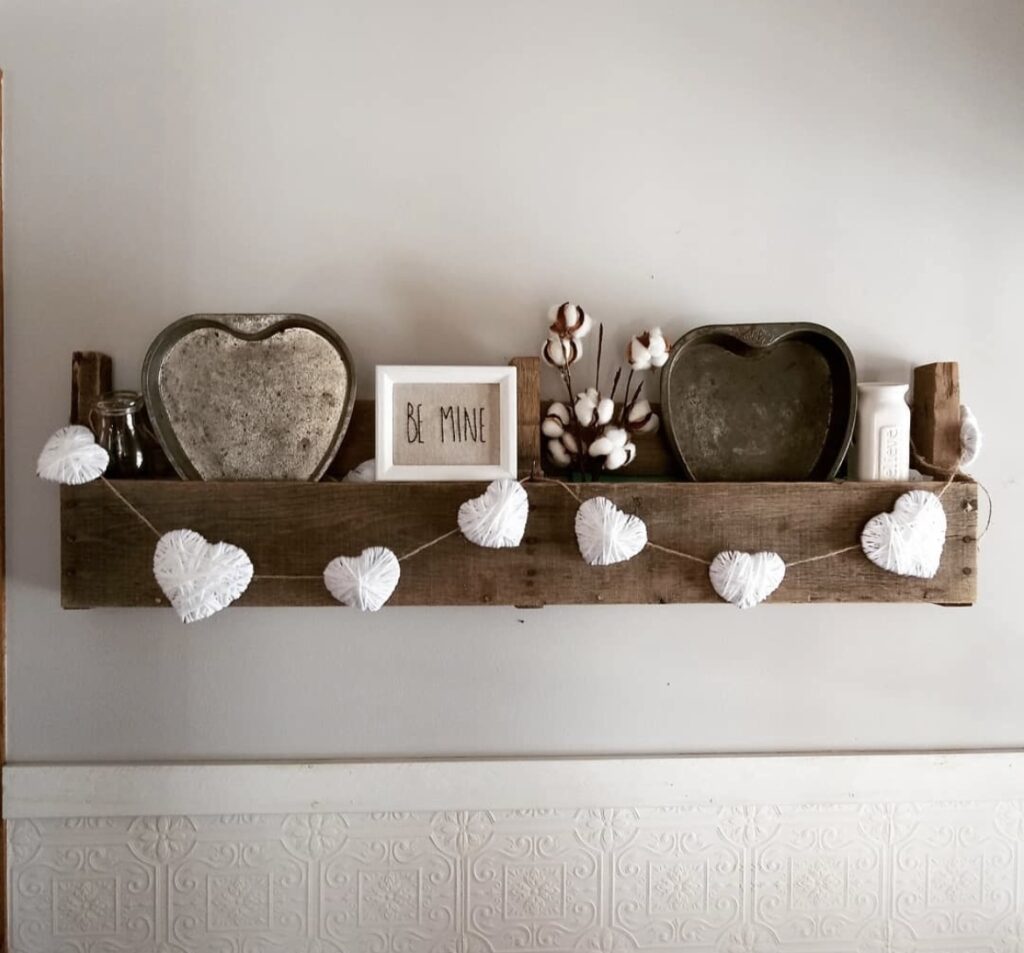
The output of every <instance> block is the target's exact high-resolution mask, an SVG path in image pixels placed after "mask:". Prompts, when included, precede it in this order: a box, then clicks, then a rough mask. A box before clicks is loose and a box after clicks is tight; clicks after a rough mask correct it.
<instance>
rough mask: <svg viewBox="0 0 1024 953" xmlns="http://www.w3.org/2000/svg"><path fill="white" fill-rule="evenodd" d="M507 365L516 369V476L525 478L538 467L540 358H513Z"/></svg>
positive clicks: (539, 462)
mask: <svg viewBox="0 0 1024 953" xmlns="http://www.w3.org/2000/svg"><path fill="white" fill-rule="evenodd" d="M509 364H511V365H512V366H513V367H514V368H515V369H516V390H517V392H518V400H517V403H516V406H517V412H516V413H517V423H518V434H517V436H516V446H517V449H518V453H519V475H520V476H526V475H527V474H529V473H532V472H533V471H534V469H538V470H539V468H540V466H541V459H540V358H539V357H514V358H512V360H511V361H509Z"/></svg>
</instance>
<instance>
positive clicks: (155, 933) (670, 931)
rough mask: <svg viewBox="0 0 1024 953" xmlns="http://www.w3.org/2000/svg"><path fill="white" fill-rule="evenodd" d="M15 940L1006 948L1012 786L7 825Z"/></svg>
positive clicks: (1000, 952) (137, 950)
mask: <svg viewBox="0 0 1024 953" xmlns="http://www.w3.org/2000/svg"><path fill="white" fill-rule="evenodd" d="M9 837H10V848H9V852H10V863H11V884H10V896H11V918H12V940H13V943H14V946H15V948H16V949H17V950H19V951H22V950H23V951H25V953H50V951H56V950H74V951H76V953H77V951H87V953H93V951H95V953H99V951H104V953H109V951H126V953H127V951H132V953H142V951H153V953H156V951H159V953H215V951H216V953H220V951H228V950H230V951H255V950H260V951H271V950H273V951H280V953H353V951H367V953H369V951H388V953H399V951H401V953H516V951H521V950H537V951H540V950H551V951H588V953H630V951H637V950H644V951H651V953H656V951H684V950H693V951H714V953H781V951H816V953H817V951H826V950H827V951H835V953H845V951H849V953H940V951H941V953H948V951H953V950H970V951H973V953H981V951H986V953H1014V951H1019V950H1021V949H1022V948H1024V916H1022V902H1024V887H1022V884H1021V874H1020V870H1021V860H1022V857H1021V852H1022V848H1024V805H1022V804H1021V802H957V803H928V802H917V803H891V802H886V803H867V804H850V803H839V804H836V803H826V804H806V805H802V806H799V807H794V806H778V805H773V804H749V805H736V806H730V807H724V808H720V809H719V808H699V807H692V806H689V807H674V808H673V807H667V808H661V809H658V808H643V809H632V808H607V809H585V810H579V811H566V810H518V811H488V810H479V811H450V812H438V813H379V814H297V815H235V816H195V817H188V816H158V817H135V818H130V817H125V818H82V819H76V818H67V819H62V820H39V821H29V820H20V821H16V822H14V823H13V825H12V826H11V828H10V834H9Z"/></svg>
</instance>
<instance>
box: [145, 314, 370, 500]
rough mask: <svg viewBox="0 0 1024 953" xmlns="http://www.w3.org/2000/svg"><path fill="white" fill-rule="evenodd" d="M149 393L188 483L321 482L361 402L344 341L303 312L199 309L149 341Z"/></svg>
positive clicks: (158, 426) (162, 434) (153, 414)
mask: <svg viewBox="0 0 1024 953" xmlns="http://www.w3.org/2000/svg"><path fill="white" fill-rule="evenodd" d="M142 390H143V393H144V395H145V398H146V404H147V406H148V408H149V415H150V419H151V420H152V422H153V426H154V429H155V430H156V432H157V436H158V437H159V438H160V442H161V444H163V448H164V450H165V452H166V453H167V457H168V459H169V460H170V461H171V463H172V464H173V466H174V468H175V470H177V471H178V473H179V474H180V475H181V476H182V477H183V478H184V479H186V480H316V479H319V478H320V477H321V476H322V475H323V473H324V471H325V470H326V469H327V467H328V466H329V465H330V463H331V461H332V460H333V459H334V455H335V454H336V453H337V451H338V447H339V446H340V445H341V441H342V439H343V438H344V436H345V430H346V429H347V428H348V423H349V419H350V418H351V416H352V408H353V406H354V404H355V396H356V378H355V369H354V367H353V364H352V357H351V355H350V354H349V351H348V348H347V347H346V346H345V342H344V341H342V339H341V338H340V337H339V336H338V334H337V333H336V332H335V331H334V330H333V329H331V328H329V327H328V326H327V325H326V324H324V323H323V322H322V321H318V320H317V319H316V318H311V317H309V316H307V315H304V314H193V315H189V316H188V317H186V318H181V319H180V320H179V321H175V322H174V324H172V325H170V326H169V327H167V328H165V329H164V331H162V332H161V333H160V335H159V336H158V337H157V338H156V340H155V341H153V343H152V345H150V348H149V351H148V353H147V354H146V359H145V362H144V363H143V366H142Z"/></svg>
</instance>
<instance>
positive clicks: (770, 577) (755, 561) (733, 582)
mask: <svg viewBox="0 0 1024 953" xmlns="http://www.w3.org/2000/svg"><path fill="white" fill-rule="evenodd" d="M785 575H786V564H785V563H784V562H783V561H782V557H781V556H779V554H778V553H740V552H735V551H732V550H730V551H727V552H724V553H719V554H718V555H717V556H716V557H715V558H714V559H713V560H712V561H711V567H710V569H708V576H710V578H711V585H712V586H713V587H714V590H715V592H717V593H718V594H719V595H720V596H721V597H722V598H723V599H724V600H725V601H726V602H731V603H732V604H733V605H734V606H739V607H740V608H741V609H750V608H752V607H753V606H756V605H757V604H758V603H759V602H764V600H765V599H767V598H768V597H769V596H770V595H771V594H772V593H773V592H775V590H776V589H778V588H779V586H780V585H782V580H783V578H784V577H785Z"/></svg>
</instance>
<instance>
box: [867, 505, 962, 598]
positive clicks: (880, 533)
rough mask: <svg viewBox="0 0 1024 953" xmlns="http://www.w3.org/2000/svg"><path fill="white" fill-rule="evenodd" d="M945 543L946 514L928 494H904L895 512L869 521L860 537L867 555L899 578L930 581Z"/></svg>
mask: <svg viewBox="0 0 1024 953" xmlns="http://www.w3.org/2000/svg"><path fill="white" fill-rule="evenodd" d="M945 543H946V511H945V510H944V509H943V508H942V501H941V500H940V499H939V498H938V497H937V496H936V495H935V494H934V493H929V492H928V491H927V490H911V491H910V492H909V493H904V494H903V495H902V496H901V497H899V499H897V500H896V504H895V505H894V506H893V508H892V511H891V512H889V513H879V514H878V515H877V516H873V517H872V518H871V519H870V520H868V522H867V524H866V525H865V526H864V529H863V531H862V532H861V535H860V546H861V549H862V550H863V551H864V555H865V556H867V558H868V559H870V560H871V562H873V563H874V564H875V565H876V566H878V567H880V568H881V569H884V570H885V571H886V572H891V573H895V574H896V575H897V576H917V577H918V578H920V579H931V578H932V577H933V576H934V575H935V574H936V573H937V572H938V571H939V563H940V562H941V561H942V550H943V547H944V546H945Z"/></svg>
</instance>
